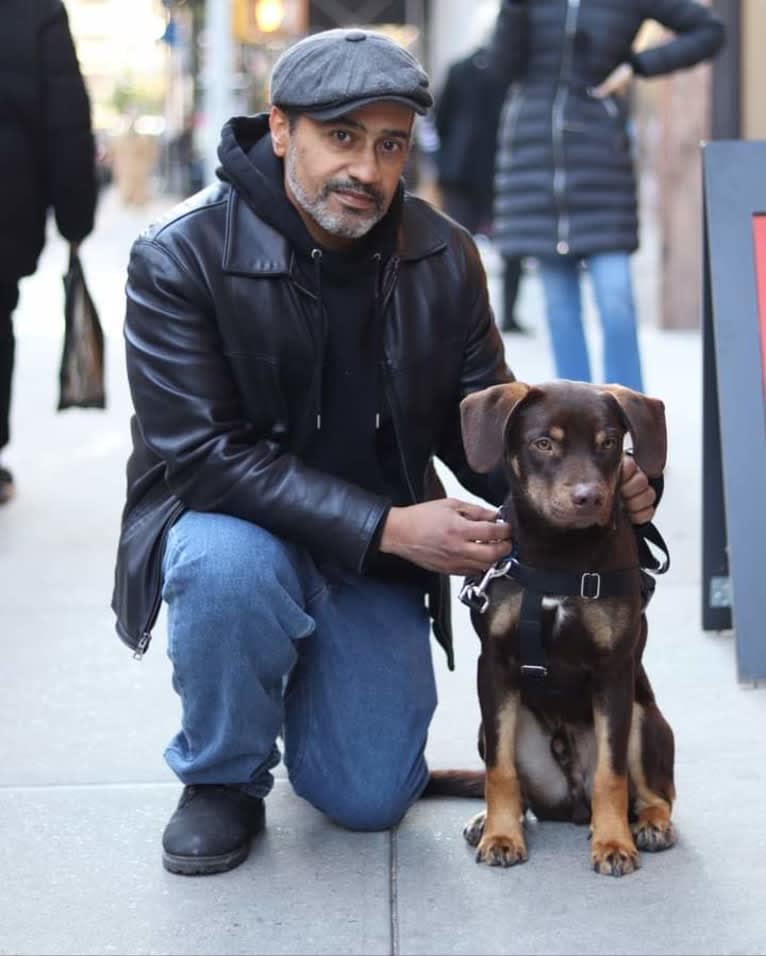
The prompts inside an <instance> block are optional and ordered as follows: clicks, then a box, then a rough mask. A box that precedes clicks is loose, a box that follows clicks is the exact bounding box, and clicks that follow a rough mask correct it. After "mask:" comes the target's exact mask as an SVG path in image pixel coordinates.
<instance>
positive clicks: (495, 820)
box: [476, 691, 527, 866]
mask: <svg viewBox="0 0 766 956" xmlns="http://www.w3.org/2000/svg"><path fill="white" fill-rule="evenodd" d="M520 701H521V697H520V694H519V692H518V691H514V692H513V693H511V694H509V695H508V697H507V698H506V700H505V703H504V704H503V706H502V707H501V708H500V710H499V712H498V715H497V728H496V729H497V759H496V762H495V764H494V765H493V766H492V767H487V780H486V784H485V796H486V799H487V816H486V819H485V821H484V832H483V834H482V836H481V839H480V840H479V845H478V848H477V851H476V860H477V862H479V863H489V865H490V866H513V864H514V863H522V862H523V861H524V860H526V858H527V847H526V844H525V842H524V831H523V825H522V820H523V816H524V807H523V805H522V800H521V784H520V783H519V775H518V773H517V772H516V728H517V725H518V720H519V708H520V705H521V704H520Z"/></svg>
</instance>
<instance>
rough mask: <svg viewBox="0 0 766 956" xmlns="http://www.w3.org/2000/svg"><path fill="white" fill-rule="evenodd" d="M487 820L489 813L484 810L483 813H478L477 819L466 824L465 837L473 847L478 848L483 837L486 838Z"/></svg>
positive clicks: (474, 818) (464, 828)
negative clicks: (485, 826)
mask: <svg viewBox="0 0 766 956" xmlns="http://www.w3.org/2000/svg"><path fill="white" fill-rule="evenodd" d="M486 820H487V811H486V810H482V811H481V813H477V814H476V816H475V817H471V819H470V820H469V821H468V822H467V823H466V825H465V826H464V827H463V836H464V837H465V838H466V840H467V841H468V842H469V843H470V844H471V846H478V845H479V841H480V840H481V838H482V836H484V824H485V823H486Z"/></svg>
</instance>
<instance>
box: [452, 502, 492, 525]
mask: <svg viewBox="0 0 766 956" xmlns="http://www.w3.org/2000/svg"><path fill="white" fill-rule="evenodd" d="M450 504H452V506H453V507H454V509H455V511H457V512H458V514H461V515H462V516H463V517H464V518H468V519H469V520H470V521H494V520H495V516H496V515H497V512H496V511H493V510H492V509H490V508H484V507H483V506H482V505H475V504H472V503H471V502H469V501H457V500H456V499H454V498H452V499H450Z"/></svg>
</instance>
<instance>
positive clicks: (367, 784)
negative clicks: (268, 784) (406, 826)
mask: <svg viewBox="0 0 766 956" xmlns="http://www.w3.org/2000/svg"><path fill="white" fill-rule="evenodd" d="M364 776H365V775H364V772H363V771H362V770H360V771H359V777H360V778H364ZM293 786H294V788H295V791H296V793H297V794H298V795H299V796H301V797H303V799H304V800H308V802H309V803H311V804H312V805H313V806H315V807H316V808H317V809H318V810H321V811H322V813H325V814H327V816H328V817H329V818H330V819H331V820H332V821H333V822H334V823H337V824H338V825H339V826H342V827H345V828H346V829H348V830H363V831H376V830H388V829H389V828H390V827H393V826H396V824H397V823H400V822H401V820H402V818H403V817H404V815H405V813H406V812H407V810H409V808H410V807H411V806H412V804H413V803H414V802H415V800H417V798H418V796H419V788H418V789H416V790H413V788H412V785H411V783H410V784H409V785H407V783H404V782H403V783H401V784H399V785H396V782H395V781H394V782H393V785H392V782H391V781H386V782H385V783H382V782H381V781H380V779H370V778H369V777H367V778H366V779H359V780H356V781H354V782H353V783H352V782H347V783H346V785H345V786H341V787H337V788H336V787H334V786H333V787H330V786H328V785H327V783H326V782H325V781H318V782H316V783H310V782H309V783H306V782H302V781H299V782H298V783H297V784H296V782H295V781H293Z"/></svg>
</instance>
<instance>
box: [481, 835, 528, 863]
mask: <svg viewBox="0 0 766 956" xmlns="http://www.w3.org/2000/svg"><path fill="white" fill-rule="evenodd" d="M527 856H528V854H527V848H526V846H525V845H524V841H523V840H522V839H519V838H514V837H502V836H499V837H492V838H491V839H486V838H484V839H482V840H481V842H480V843H479V848H478V850H477V851H476V862H477V863H486V864H487V865H488V866H515V865H516V864H517V863H524V861H525V860H526V859H527Z"/></svg>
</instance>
